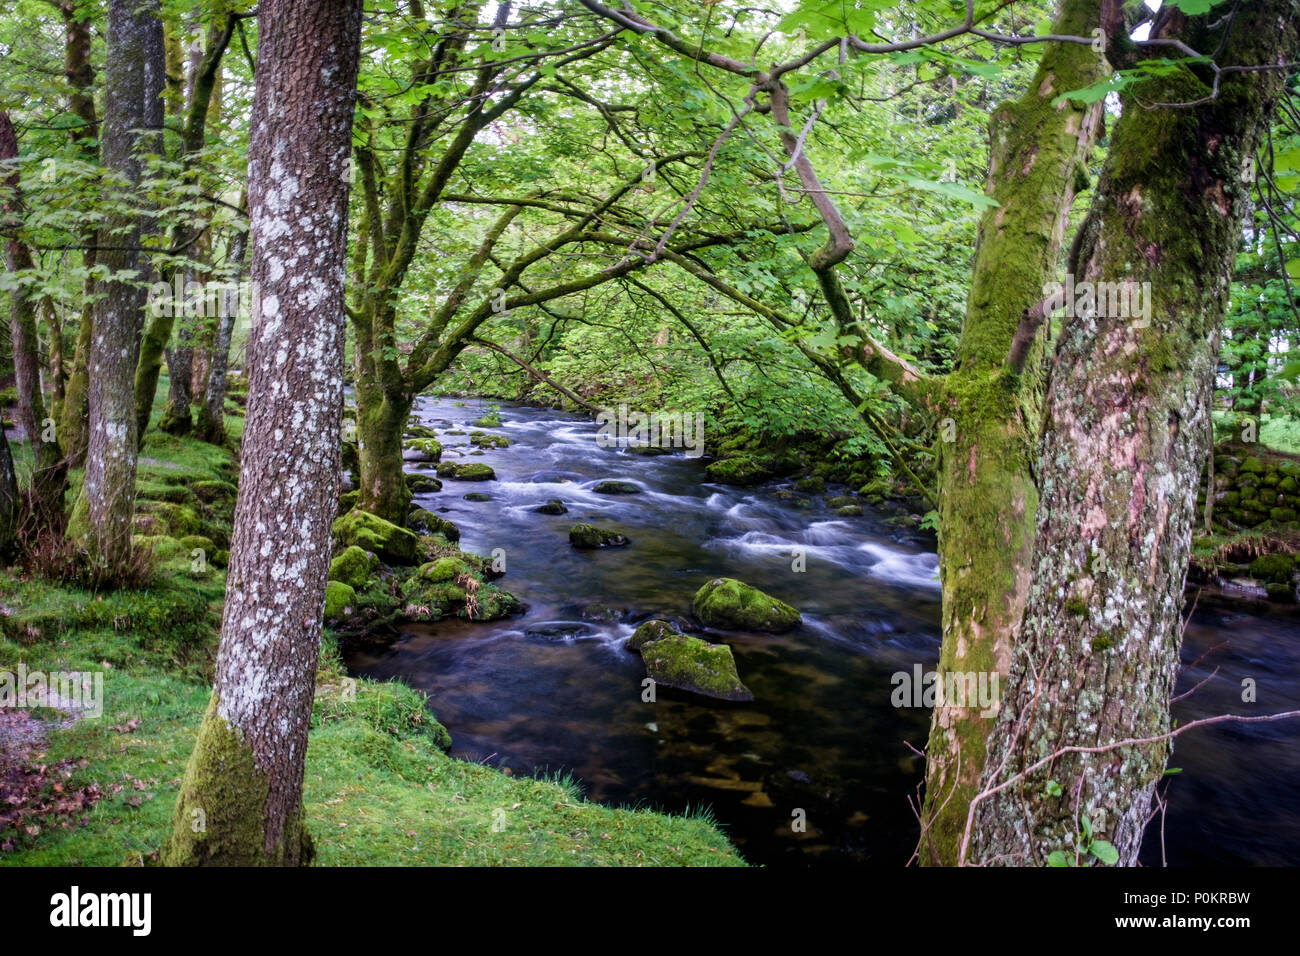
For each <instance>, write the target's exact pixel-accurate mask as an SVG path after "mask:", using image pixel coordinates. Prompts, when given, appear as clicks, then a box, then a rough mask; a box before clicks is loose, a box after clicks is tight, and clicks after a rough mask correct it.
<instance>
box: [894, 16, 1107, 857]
mask: <svg viewBox="0 0 1300 956" xmlns="http://www.w3.org/2000/svg"><path fill="white" fill-rule="evenodd" d="M1113 6H1114V5H1113V4H1110V3H1107V4H1106V7H1107V9H1108V10H1109V9H1113ZM1102 19H1103V2H1102V0H1066V2H1065V3H1063V5H1062V7H1061V10H1060V13H1059V15H1058V18H1057V21H1056V24H1055V27H1054V29H1053V32H1054V33H1058V34H1065V35H1073V36H1088V35H1089V33H1090V31H1091V30H1092V29H1093V28H1094V27H1096V26H1098V25H1100V24H1101V23H1102ZM1108 72H1109V67H1108V66H1107V64H1106V62H1105V60H1104V59H1103V58H1102V57H1101V55H1100V54H1099V53H1097V52H1095V51H1094V50H1093V49H1092V48H1091V47H1088V46H1083V45H1080V44H1052V45H1051V46H1049V47H1048V48H1047V49H1045V50H1044V52H1043V57H1042V59H1041V61H1040V62H1039V65H1038V70H1037V72H1036V74H1035V76H1034V78H1033V80H1032V82H1031V83H1030V85H1029V88H1028V89H1027V90H1026V91H1025V93H1024V94H1023V95H1022V96H1021V97H1020V99H1018V100H1016V101H1014V102H1008V103H1005V104H1003V105H1002V106H1000V107H999V108H998V109H997V110H996V111H994V114H993V116H992V117H991V119H990V134H991V135H990V139H991V150H990V160H989V176H988V186H987V189H986V191H987V192H988V194H989V195H990V197H991V198H993V199H994V200H996V201H997V203H998V206H997V207H996V208H993V209H990V210H989V211H988V212H986V213H985V214H984V216H983V219H982V220H981V222H980V229H979V236H978V245H977V247H976V254H975V265H974V270H973V273H972V279H971V290H970V295H969V297H968V299H967V303H966V321H965V323H964V325H963V327H962V337H961V341H960V343H959V345H958V350H957V356H956V361H955V363H954V368H953V371H952V372H951V373H950V374H949V375H947V376H945V378H944V379H943V388H942V394H941V397H940V400H939V402H938V403H937V411H936V417H937V418H938V419H939V420H940V422H939V424H940V428H939V433H940V436H941V441H940V443H939V447H940V451H941V456H940V473H939V483H940V484H939V487H940V504H939V565H940V576H941V581H942V588H943V612H942V614H943V618H942V621H943V644H942V648H941V650H940V658H939V674H940V676H941V677H942V676H943V675H945V674H948V673H954V672H960V673H972V672H976V673H984V674H993V673H996V674H998V675H999V680H1000V681H1001V680H1002V679H1004V678H1005V677H1006V674H1007V670H1008V668H1009V666H1010V663H1011V654H1012V648H1013V646H1014V645H1015V642H1016V640H1017V637H1018V633H1019V625H1020V617H1021V613H1022V611H1023V608H1024V601H1025V592H1026V591H1027V589H1028V584H1029V568H1030V558H1031V555H1032V552H1033V543H1034V513H1035V508H1036V506H1037V503H1038V492H1037V489H1036V487H1035V484H1034V479H1033V474H1032V471H1031V464H1032V462H1033V452H1034V448H1033V445H1034V438H1035V435H1036V433H1037V429H1038V410H1039V408H1040V404H1041V391H1042V377H1041V372H1040V364H1041V359H1042V358H1043V346H1042V344H1041V341H1040V342H1039V344H1038V345H1037V346H1036V347H1034V346H1031V345H1030V343H1031V342H1032V341H1033V340H1034V338H1035V337H1036V336H1035V333H1033V332H1031V333H1029V341H1025V342H1022V343H1021V345H1020V346H1019V347H1020V349H1022V350H1023V349H1025V348H1026V347H1029V348H1030V349H1033V350H1036V351H1035V358H1036V359H1037V361H1033V362H1027V363H1024V364H1023V365H1022V367H1021V368H1017V367H1015V366H1016V364H1018V363H1009V362H1008V355H1009V354H1010V352H1011V350H1012V347H1013V343H1015V342H1016V341H1017V336H1018V335H1019V334H1020V333H1021V318H1022V316H1023V315H1024V313H1025V312H1026V311H1027V310H1029V309H1030V308H1031V307H1032V306H1033V305H1034V304H1035V303H1037V302H1039V301H1040V300H1041V299H1042V298H1043V285H1044V283H1045V282H1047V281H1048V280H1051V279H1053V278H1055V276H1056V270H1057V263H1058V259H1059V256H1060V250H1061V236H1062V231H1063V229H1064V222H1065V217H1066V215H1067V214H1068V212H1069V209H1070V205H1071V203H1072V201H1073V199H1074V195H1075V190H1076V177H1077V176H1078V175H1080V174H1082V173H1083V172H1084V171H1083V170H1082V169H1081V168H1080V167H1081V164H1085V163H1086V161H1087V156H1088V153H1089V151H1090V150H1091V149H1092V146H1093V143H1094V141H1095V139H1096V136H1097V132H1098V127H1099V126H1100V123H1101V104H1096V105H1094V106H1091V107H1085V106H1083V105H1082V104H1079V103H1077V102H1074V101H1066V102H1062V103H1061V104H1060V105H1053V100H1055V99H1056V97H1057V96H1058V95H1060V94H1061V93H1063V92H1066V91H1068V90H1075V89H1081V88H1084V87H1087V86H1091V85H1092V84H1093V83H1094V82H1096V81H1098V80H1099V79H1101V78H1103V77H1104V76H1105V75H1106V74H1107V73H1108ZM1035 332H1036V330H1035ZM1022 338H1023V336H1022ZM1023 357H1024V356H1022V358H1023ZM1022 369H1023V370H1022ZM944 419H949V420H950V421H948V422H945V421H944ZM945 426H946V427H945ZM945 432H946V434H947V436H948V437H951V439H952V440H951V441H946V440H942V439H943V437H944V435H945ZM994 723H995V718H994V717H993V716H992V715H986V712H985V711H983V710H982V709H981V708H980V707H978V706H969V707H968V706H956V705H954V704H953V703H952V702H948V701H940V702H938V703H937V704H936V706H935V709H934V713H933V715H932V718H931V728H930V740H929V745H928V747H927V751H926V758H927V759H926V794H925V805H924V810H923V815H922V820H923V833H922V845H921V853H920V857H919V859H920V862H921V863H922V864H926V865H931V864H937V865H952V864H954V863H956V861H957V854H958V847H959V844H960V838H961V834H962V831H963V829H964V826H965V822H966V811H967V807H968V805H969V802H970V800H971V798H972V797H973V796H974V795H975V793H976V791H977V789H978V783H979V779H980V772H981V771H982V769H983V767H984V759H985V747H986V740H987V737H988V734H989V731H990V730H991V729H992V728H993V726H994Z"/></svg>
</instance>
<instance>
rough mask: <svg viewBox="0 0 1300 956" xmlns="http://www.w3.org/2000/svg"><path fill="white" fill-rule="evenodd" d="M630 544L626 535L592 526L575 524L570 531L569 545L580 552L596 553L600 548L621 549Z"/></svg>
mask: <svg viewBox="0 0 1300 956" xmlns="http://www.w3.org/2000/svg"><path fill="white" fill-rule="evenodd" d="M627 543H628V538H627V537H626V536H625V535H621V534H619V533H618V532H617V531H608V530H606V529H604V528H597V527H596V526H595V525H590V524H575V525H574V526H573V527H572V528H570V529H569V544H571V545H573V546H574V547H575V548H577V549H579V550H580V551H595V550H596V549H598V548H621V547H623V545H625V544H627Z"/></svg>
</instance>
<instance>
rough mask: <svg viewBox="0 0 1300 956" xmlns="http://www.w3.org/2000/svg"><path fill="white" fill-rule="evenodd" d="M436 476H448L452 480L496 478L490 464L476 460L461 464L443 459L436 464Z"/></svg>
mask: <svg viewBox="0 0 1300 956" xmlns="http://www.w3.org/2000/svg"><path fill="white" fill-rule="evenodd" d="M438 477H439V478H450V479H452V480H453V481H496V479H497V475H496V472H495V471H493V470H492V466H491V465H484V464H479V463H477V462H475V463H473V464H461V463H460V462H455V461H444V462H442V463H441V464H440V465H438Z"/></svg>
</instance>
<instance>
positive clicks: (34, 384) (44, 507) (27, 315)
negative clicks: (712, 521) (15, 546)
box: [0, 112, 68, 533]
mask: <svg viewBox="0 0 1300 956" xmlns="http://www.w3.org/2000/svg"><path fill="white" fill-rule="evenodd" d="M17 156H18V138H17V136H16V135H15V133H14V127H13V123H12V122H11V121H10V119H9V114H8V113H7V112H0V160H5V159H16V158H17ZM9 185H10V186H11V187H13V190H14V195H13V198H12V199H11V200H10V201H9V202H7V203H6V204H5V212H6V213H16V212H17V211H18V209H19V207H20V206H21V204H22V201H21V196H20V194H19V192H18V189H19V175H18V172H17V171H15V172H14V173H13V174H12V175H10V176H9ZM5 264H6V265H7V266H8V268H9V271H10V272H11V273H17V272H30V271H31V270H32V269H33V268H34V263H33V261H32V253H31V250H30V249H28V248H27V246H26V244H25V243H23V242H21V241H20V240H19V239H18V238H16V237H13V236H11V237H10V238H9V240H8V241H7V242H6V243H5ZM10 298H11V304H10V325H9V329H10V341H11V342H12V345H13V361H14V378H15V379H16V380H17V389H18V423H19V424H20V425H22V428H23V433H24V435H25V437H26V439H27V442H28V444H30V445H31V448H32V455H33V459H34V467H33V471H32V481H31V486H30V488H29V489H28V494H29V496H30V499H29V500H30V502H31V513H32V518H33V519H34V520H35V522H36V527H37V528H38V529H42V530H45V529H49V530H54V531H57V532H58V533H62V531H63V496H64V492H65V491H66V490H67V486H68V480H67V479H68V469H67V465H66V463H65V462H64V460H63V452H62V451H61V450H60V449H59V444H58V441H57V440H56V434H57V432H56V434H50V432H49V430H47V429H46V427H45V398H44V395H43V394H42V392H41V371H40V370H41V357H40V354H39V350H38V348H37V338H36V300H35V299H34V298H33V297H32V295H31V294H30V291H29V289H28V288H26V287H23V288H18V289H15V290H14V291H13V293H12V294H11V296H10ZM47 437H49V439H50V440H48V441H47V440H46V438H47Z"/></svg>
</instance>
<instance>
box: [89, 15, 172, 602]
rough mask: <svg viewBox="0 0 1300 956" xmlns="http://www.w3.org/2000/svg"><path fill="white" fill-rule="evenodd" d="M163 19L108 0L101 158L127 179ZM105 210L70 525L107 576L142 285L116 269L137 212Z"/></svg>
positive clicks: (156, 81)
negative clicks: (83, 437) (78, 485)
mask: <svg viewBox="0 0 1300 956" xmlns="http://www.w3.org/2000/svg"><path fill="white" fill-rule="evenodd" d="M164 75H165V68H164V61H163V36H162V22H161V21H160V20H159V10H158V2H157V0H152V2H144V3H141V2H139V0H113V2H111V3H110V4H109V8H108V61H107V70H106V72H105V92H104V125H103V140H102V148H103V159H104V165H105V166H106V167H107V168H108V169H110V170H112V171H114V172H116V173H118V174H119V175H120V176H121V177H122V178H123V180H124V181H126V182H127V183H130V184H132V185H134V184H137V183H139V181H140V176H141V158H140V156H141V147H142V146H144V147H145V148H148V149H157V148H158V144H157V143H156V142H153V141H152V140H154V139H155V138H156V137H157V135H158V133H156V132H154V131H161V129H162V121H163V112H162V108H163V103H162V90H163V86H164V82H165V81H164ZM120 208H121V206H120V205H119V206H118V209H117V210H115V211H113V212H112V213H110V215H109V216H108V221H107V223H106V227H105V229H104V230H103V233H102V234H103V235H106V236H111V237H113V242H114V245H110V246H106V247H105V248H103V249H101V250H100V252H99V262H100V263H101V264H102V265H104V266H106V267H107V269H108V275H109V276H111V277H112V278H108V279H105V280H103V281H102V282H101V283H100V287H99V296H100V297H99V300H98V301H97V302H96V304H95V318H94V332H95V334H94V337H93V340H92V342H91V347H90V356H89V363H90V364H89V372H90V398H89V408H90V433H89V443H88V445H87V453H86V474H85V481H84V484H83V487H82V492H81V497H80V498H79V499H78V501H77V505H76V506H75V508H74V510H73V516H72V522H73V523H72V527H71V529H70V530H71V531H72V533H73V536H74V538H76V539H77V540H78V541H79V542H80V543H81V545H82V546H83V547H84V548H85V549H86V550H87V551H88V552H89V553H90V554H91V556H92V559H93V560H94V561H95V563H96V564H97V565H98V566H99V567H100V569H101V571H102V573H104V574H106V575H107V576H108V577H109V578H111V577H112V576H113V575H114V574H115V573H116V572H117V570H118V569H120V568H121V567H122V566H123V565H124V564H125V562H126V560H127V559H128V557H129V555H130V552H131V519H132V516H133V513H134V510H135V472H136V438H137V432H136V423H135V389H134V387H133V376H134V373H135V365H136V357H137V355H138V354H139V347H140V346H139V341H140V338H139V337H140V328H141V322H142V320H143V317H144V305H145V294H146V293H145V288H144V284H143V282H139V281H136V282H134V283H128V282H125V281H123V280H122V279H121V278H119V277H122V276H130V275H132V274H135V275H137V276H138V275H139V274H140V271H141V254H140V237H141V222H140V218H139V216H138V215H137V214H133V213H127V212H122V211H118V210H120Z"/></svg>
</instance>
